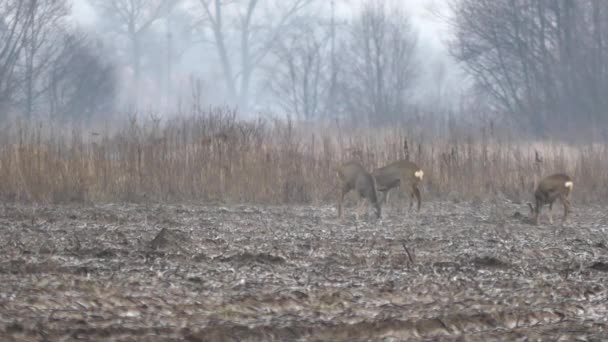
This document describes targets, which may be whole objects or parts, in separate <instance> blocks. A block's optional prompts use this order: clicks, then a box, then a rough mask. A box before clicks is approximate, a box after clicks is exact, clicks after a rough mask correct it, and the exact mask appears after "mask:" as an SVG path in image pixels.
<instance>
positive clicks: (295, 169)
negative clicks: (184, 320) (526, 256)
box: [0, 110, 608, 204]
mask: <svg viewBox="0 0 608 342" xmlns="http://www.w3.org/2000/svg"><path fill="white" fill-rule="evenodd" d="M1 131H2V136H1V137H0V196H1V197H2V198H3V199H4V200H5V201H7V200H8V201H10V200H16V201H33V202H47V203H49V202H65V201H85V202H112V201H135V202H137V201H204V202H210V203H212V202H213V203H217V202H228V203H243V202H249V203H268V204H282V203H325V202H328V201H333V200H334V199H335V191H336V189H335V183H336V180H335V166H336V165H337V164H338V163H340V162H342V161H345V160H347V159H359V160H360V161H362V162H363V164H364V165H365V166H366V167H367V168H368V169H370V170H371V169H372V168H374V167H378V166H381V165H384V164H386V163H388V162H390V161H393V160H395V159H397V158H402V157H403V156H404V153H405V151H404V148H403V142H404V140H406V139H407V141H408V143H409V144H408V146H409V155H410V158H411V159H412V160H414V161H416V162H417V163H418V164H419V165H421V166H422V167H423V168H424V170H425V181H424V185H423V193H424V196H425V197H426V198H429V197H435V198H437V197H440V198H447V199H452V200H458V199H472V198H491V197H496V196H502V197H507V198H511V199H513V200H528V199H529V198H530V197H531V192H532V189H533V187H534V182H535V181H537V180H538V178H539V177H540V176H542V175H547V174H549V173H552V172H558V171H564V172H568V173H570V174H571V175H572V176H573V178H574V180H575V190H574V192H573V197H574V200H575V201H576V200H582V201H598V200H602V199H606V198H608V187H605V186H604V184H607V183H608V149H607V148H606V145H604V144H597V143H589V144H580V143H579V144H576V145H568V144H566V143H559V142H523V141H522V140H520V139H515V138H508V137H504V136H503V137H501V138H499V137H497V136H495V135H491V134H488V133H487V132H485V131H481V132H478V134H469V135H465V134H461V133H455V132H449V131H448V132H446V134H444V135H443V136H441V135H437V136H430V135H429V136H425V135H424V132H423V131H424V130H422V129H416V127H391V128H373V129H372V128H369V129H362V128H359V129H355V128H348V129H344V128H340V127H337V126H335V125H332V126H324V127H319V126H309V125H303V124H295V123H293V122H291V121H281V120H274V121H272V120H257V121H242V120H238V119H237V117H236V115H235V113H233V112H226V111H222V110H212V111H210V112H206V113H200V114H198V115H196V116H192V117H180V118H172V119H167V120H158V119H154V118H150V119H144V120H141V119H131V120H130V121H129V123H128V124H127V125H125V126H124V127H122V128H118V129H115V130H110V129H109V128H105V129H103V130H100V131H97V132H96V133H93V132H91V130H90V129H84V128H81V127H77V126H76V127H73V128H72V129H67V128H66V127H57V126H54V125H52V124H48V123H46V124H40V123H38V124H34V123H22V122H14V123H11V124H10V125H9V124H7V125H5V127H4V128H2V130H1ZM535 151H539V154H540V156H542V163H538V162H536V160H535Z"/></svg>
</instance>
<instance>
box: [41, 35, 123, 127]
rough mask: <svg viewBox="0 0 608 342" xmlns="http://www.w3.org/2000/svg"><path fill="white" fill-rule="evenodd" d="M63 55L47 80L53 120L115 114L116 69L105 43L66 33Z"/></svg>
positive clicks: (62, 49) (55, 62)
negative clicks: (104, 45) (113, 111)
mask: <svg viewBox="0 0 608 342" xmlns="http://www.w3.org/2000/svg"><path fill="white" fill-rule="evenodd" d="M58 43H61V44H58V45H60V47H61V53H60V54H59V56H58V57H57V58H56V59H55V60H54V61H53V62H52V68H51V70H50V72H49V75H48V77H47V83H48V88H49V91H48V102H49V107H50V113H51V118H55V119H62V120H68V119H70V120H74V119H76V120H80V119H84V120H90V119H92V118H93V117H94V116H96V115H102V114H103V115H108V114H110V113H111V112H112V109H113V106H114V100H115V95H116V79H115V76H116V71H115V65H114V64H113V63H112V62H111V59H110V58H108V55H109V54H108V52H107V51H105V49H104V47H103V45H102V43H101V41H100V40H99V39H97V40H95V39H92V38H90V37H89V36H87V35H86V34H84V33H80V32H74V33H66V34H65V36H64V37H63V39H62V41H61V42H58Z"/></svg>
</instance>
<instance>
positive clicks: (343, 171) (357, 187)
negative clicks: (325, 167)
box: [337, 161, 381, 219]
mask: <svg viewBox="0 0 608 342" xmlns="http://www.w3.org/2000/svg"><path fill="white" fill-rule="evenodd" d="M337 175H338V180H339V182H340V188H341V189H340V196H339V199H338V217H340V218H342V202H343V201H344V196H345V195H346V194H348V193H349V192H350V191H351V190H354V191H356V192H357V193H358V194H359V208H358V210H357V219H358V217H359V211H360V210H361V209H362V207H363V204H364V203H365V201H366V200H367V201H369V202H370V203H371V204H372V205H373V206H374V208H375V209H376V217H378V218H380V215H381V209H380V203H379V202H378V197H377V196H376V186H375V184H374V178H373V177H372V176H371V175H370V174H369V172H367V171H366V170H365V168H363V166H361V164H359V163H358V162H356V161H349V162H346V163H344V164H342V165H340V166H339V167H338V169H337Z"/></svg>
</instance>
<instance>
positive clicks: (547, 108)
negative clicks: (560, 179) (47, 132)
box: [0, 0, 608, 134]
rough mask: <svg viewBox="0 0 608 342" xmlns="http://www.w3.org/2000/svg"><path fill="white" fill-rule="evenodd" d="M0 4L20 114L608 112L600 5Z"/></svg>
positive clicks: (576, 118)
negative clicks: (220, 109)
mask: <svg viewBox="0 0 608 342" xmlns="http://www.w3.org/2000/svg"><path fill="white" fill-rule="evenodd" d="M3 3H4V4H5V6H4V7H2V8H0V38H2V40H0V51H4V52H3V54H1V55H0V75H1V76H2V78H0V106H1V107H2V108H3V110H4V113H9V115H12V116H17V117H20V116H25V117H27V118H30V117H42V118H46V117H50V118H52V119H61V120H73V119H78V120H80V119H87V120H88V119H91V118H95V117H102V118H110V117H112V116H120V117H124V115H125V113H129V114H131V115H133V114H139V115H155V116H161V117H168V116H174V115H183V114H196V113H199V112H203V111H205V110H208V109H209V108H213V107H218V106H220V107H225V108H231V109H234V110H236V111H237V112H238V115H239V116H240V117H242V118H253V117H258V116H260V115H262V116H274V117H291V118H294V119H298V120H306V121H328V120H329V121H335V120H342V121H348V122H350V123H353V124H356V125H387V124H389V125H390V124H394V123H398V122H401V123H403V122H407V121H408V120H410V119H413V118H419V117H421V116H426V117H427V118H428V119H429V120H430V121H433V120H434V121H438V120H440V119H446V118H458V119H459V120H461V121H462V120H465V119H466V120H470V121H471V122H477V121H480V119H481V121H484V120H485V121H488V120H489V121H492V122H493V121H496V120H500V121H504V122H505V123H508V124H510V125H512V126H514V127H517V128H518V129H527V130H531V131H534V132H535V133H536V134H540V133H542V132H543V131H546V130H547V129H554V130H557V131H563V130H564V128H565V127H566V126H577V128H580V127H578V126H588V127H593V128H594V129H596V128H597V127H599V126H600V124H603V123H605V122H606V121H607V119H606V115H605V114H604V113H605V110H604V109H605V108H606V106H607V105H608V104H606V103H604V102H605V101H606V100H605V97H604V96H601V94H603V93H604V88H608V69H606V68H605V67H604V65H605V64H606V62H608V61H607V59H608V57H607V56H608V51H607V49H606V44H604V41H605V37H604V33H608V31H607V32H605V31H606V29H605V27H604V26H605V25H602V22H603V20H604V19H608V15H606V13H608V8H606V9H605V8H604V5H603V2H582V3H578V2H577V3H571V2H564V3H561V2H559V3H557V5H555V4H554V3H552V2H550V1H548V0H536V1H533V2H525V1H522V2H521V6H519V7H517V8H516V10H514V11H511V10H510V8H511V5H509V2H508V1H496V2H485V1H479V0H458V1H438V0H410V1H398V0H386V1H381V0H334V1H320V0H282V1H279V0H242V1H222V0H217V1H216V0H182V1H169V0H133V1H127V0H78V1H75V0H62V1H51V0H40V1H37V2H33V3H30V4H29V5H28V3H25V2H23V1H18V0H3ZM606 6H608V5H606ZM605 16H606V18H604V17H605ZM491 23H496V24H495V25H494V24H491ZM525 25H528V26H525ZM489 32H490V33H492V34H488V33H489ZM4 116H7V114H5V115H4ZM431 118H432V120H431ZM607 134H608V133H607Z"/></svg>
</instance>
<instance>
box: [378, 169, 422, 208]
mask: <svg viewBox="0 0 608 342" xmlns="http://www.w3.org/2000/svg"><path fill="white" fill-rule="evenodd" d="M372 176H373V177H374V179H375V180H376V190H377V191H378V192H380V193H382V195H381V200H380V204H381V205H382V204H384V202H385V201H388V193H389V191H390V190H391V189H392V188H395V187H397V186H399V187H400V188H401V189H405V188H406V187H409V194H410V210H411V209H412V205H413V204H414V199H416V201H417V202H418V206H417V210H418V211H420V190H419V189H418V184H419V183H420V182H421V181H422V178H423V177H424V171H422V169H421V168H420V167H418V165H416V163H414V162H411V161H409V160H398V161H396V162H394V163H391V164H389V165H386V166H384V167H381V168H379V169H376V170H374V172H373V173H372Z"/></svg>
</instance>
